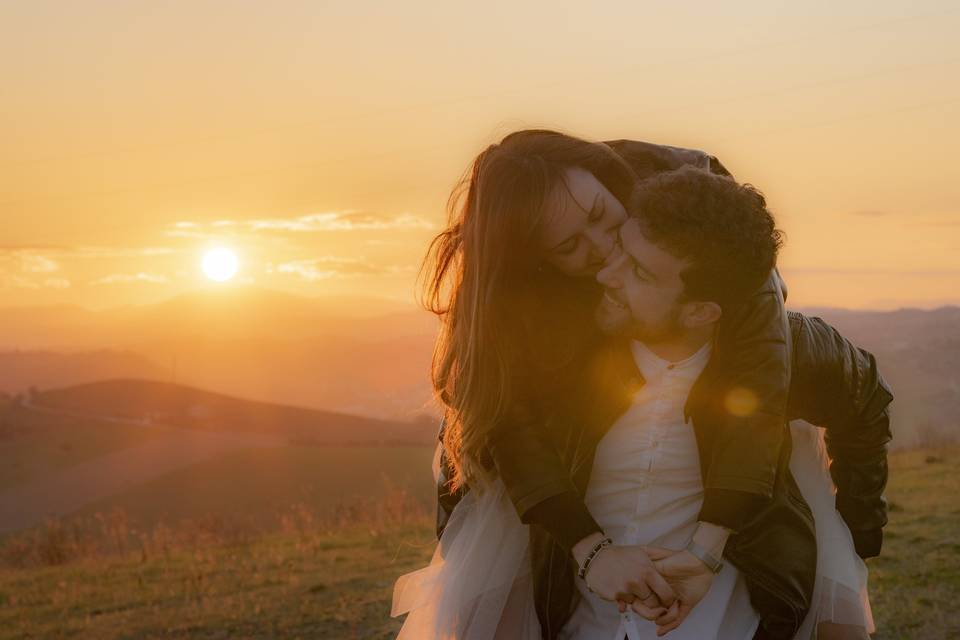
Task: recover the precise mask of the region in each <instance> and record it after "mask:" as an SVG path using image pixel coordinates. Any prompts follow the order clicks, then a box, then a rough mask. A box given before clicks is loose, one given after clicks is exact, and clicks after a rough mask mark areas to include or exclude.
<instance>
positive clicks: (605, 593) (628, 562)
mask: <svg viewBox="0 0 960 640" xmlns="http://www.w3.org/2000/svg"><path fill="white" fill-rule="evenodd" d="M602 537H603V536H602V534H593V535H591V536H588V537H586V538H584V539H583V540H581V541H580V542H578V543H577V545H576V546H575V547H574V548H573V555H574V558H575V559H576V560H577V563H578V564H582V563H583V557H584V556H585V555H586V553H589V550H590V549H591V548H592V547H593V544H595V543H596V542H597V541H598V540H600V539H601V538H602ZM586 581H587V586H588V587H590V589H591V590H592V591H593V592H594V593H596V594H597V595H598V596H600V597H601V598H603V599H604V600H610V601H614V600H617V601H620V603H621V604H620V609H621V611H623V610H625V604H624V603H626V604H630V605H631V606H633V608H634V610H635V611H636V612H637V613H639V614H640V615H641V616H643V617H644V618H646V619H648V620H655V619H657V618H659V617H660V616H662V615H663V614H665V613H667V611H668V610H669V609H668V608H669V607H670V605H672V604H673V603H674V602H675V600H676V594H675V593H674V590H673V589H672V588H671V587H670V585H669V584H667V581H666V580H664V578H663V576H661V575H660V574H659V573H657V570H656V569H655V568H654V565H653V561H652V560H651V558H650V557H649V556H648V555H647V553H646V552H645V551H644V550H643V547H641V546H640V545H627V546H618V545H610V546H608V547H606V548H604V549H602V550H601V551H600V552H599V553H598V554H597V555H596V557H594V559H593V560H592V561H591V562H590V567H589V568H588V569H587V575H586Z"/></svg>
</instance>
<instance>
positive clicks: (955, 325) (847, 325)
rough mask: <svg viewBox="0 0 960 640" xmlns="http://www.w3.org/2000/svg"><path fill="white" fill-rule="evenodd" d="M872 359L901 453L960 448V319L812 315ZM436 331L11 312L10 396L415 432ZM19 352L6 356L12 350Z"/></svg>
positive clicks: (944, 312) (311, 310)
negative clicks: (146, 399) (137, 389)
mask: <svg viewBox="0 0 960 640" xmlns="http://www.w3.org/2000/svg"><path fill="white" fill-rule="evenodd" d="M802 311H804V312H805V313H808V314H809V315H819V316H821V317H823V318H824V319H825V320H826V321H828V322H830V323H831V324H833V325H834V326H836V327H837V328H838V329H839V330H840V331H841V332H842V333H843V334H844V335H846V336H847V337H849V338H850V339H851V340H853V341H854V342H855V343H857V344H858V345H860V346H862V347H863V348H865V349H868V350H870V351H871V352H873V353H874V354H875V355H876V356H877V358H878V359H879V362H880V365H881V371H882V373H883V375H884V377H885V378H886V379H887V380H888V382H889V383H890V384H891V386H892V387H893V389H894V392H895V394H896V400H895V403H894V405H893V415H894V419H895V420H894V422H895V429H896V436H897V437H896V444H899V445H911V444H914V443H917V442H927V443H929V442H935V441H936V440H938V439H943V438H948V439H953V438H956V437H958V436H960V373H958V372H957V371H956V368H957V365H958V364H960V308H958V307H943V308H940V309H934V310H929V311H926V310H915V309H905V310H899V311H889V312H873V311H848V310H841V309H803V310H802ZM436 328H437V322H436V319H435V318H434V317H433V316H432V315H431V314H429V313H427V312H425V311H420V310H417V309H414V308H411V307H409V306H404V305H402V304H399V303H390V302H378V301H369V300H364V299H359V298H358V299H351V300H346V299H322V298H318V299H312V298H302V297H298V296H293V295H289V294H284V293H277V292H272V291H265V290H259V289H251V290H245V291H231V292H229V293H224V292H216V293H215V294H213V295H211V293H210V292H203V293H199V294H190V295H184V296H179V297H177V298H174V299H171V300H169V301H166V302H163V303H160V304H156V305H147V306H142V307H123V308H119V309H116V310H109V311H99V312H92V311H86V310H83V309H80V308H77V307H63V306H59V307H34V308H14V309H0V390H2V391H6V392H8V393H16V392H24V391H26V390H27V389H28V388H29V387H31V386H34V387H37V388H38V389H40V390H41V391H43V390H49V389H51V388H54V387H64V386H71V385H77V384H85V383H92V382H96V381H100V380H107V379H129V378H135V379H141V380H153V381H157V382H164V383H172V384H180V385H186V386H191V387H198V388H202V389H208V390H210V391H211V392H217V393H223V394H229V395H232V396H238V397H242V398H246V399H249V400H253V401H261V402H265V403H280V404H286V405H296V406H300V407H304V408H310V409H316V410H329V411H336V412H340V413H345V414H356V415H364V416H371V417H377V418H382V419H389V420H394V421H401V422H407V421H410V420H426V417H425V416H426V415H428V414H430V413H431V412H433V413H435V409H434V408H433V406H432V404H431V401H430V397H431V394H430V382H429V367H430V359H431V353H432V347H433V341H434V338H435V335H436ZM4 348H5V349H7V350H6V351H2V349H4Z"/></svg>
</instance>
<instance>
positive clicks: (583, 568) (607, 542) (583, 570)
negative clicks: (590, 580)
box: [577, 538, 613, 580]
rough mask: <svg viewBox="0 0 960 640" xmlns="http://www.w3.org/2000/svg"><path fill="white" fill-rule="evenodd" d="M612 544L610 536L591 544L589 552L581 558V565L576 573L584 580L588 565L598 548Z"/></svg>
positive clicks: (598, 551)
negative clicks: (591, 547)
mask: <svg viewBox="0 0 960 640" xmlns="http://www.w3.org/2000/svg"><path fill="white" fill-rule="evenodd" d="M611 544H613V540H612V539H610V538H604V539H603V540H601V541H600V542H598V543H597V544H595V545H593V549H591V550H590V553H588V554H587V557H586V558H584V559H583V565H582V566H581V567H580V571H579V572H578V573H577V575H578V576H580V578H581V579H582V580H586V575H587V569H588V568H589V567H590V563H591V562H592V561H593V559H594V557H596V555H597V554H598V553H600V550H601V549H603V548H604V547H606V546H609V545H611Z"/></svg>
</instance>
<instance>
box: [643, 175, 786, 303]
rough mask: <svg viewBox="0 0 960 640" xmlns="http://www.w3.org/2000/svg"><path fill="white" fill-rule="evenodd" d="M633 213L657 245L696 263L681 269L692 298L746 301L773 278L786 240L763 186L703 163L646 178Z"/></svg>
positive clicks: (687, 294)
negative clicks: (710, 169) (742, 181)
mask: <svg viewBox="0 0 960 640" xmlns="http://www.w3.org/2000/svg"><path fill="white" fill-rule="evenodd" d="M628 213H629V214H630V215H631V216H632V217H634V218H636V219H637V220H638V221H639V222H640V228H641V230H642V231H643V234H644V235H645V236H646V237H647V239H648V240H649V241H650V242H652V243H654V244H656V245H657V246H659V247H661V248H663V249H665V250H666V251H668V252H670V253H671V254H672V255H674V256H676V257H678V258H685V259H687V260H688V261H689V263H690V264H689V266H687V267H686V268H685V269H684V270H683V272H682V273H681V279H682V280H683V282H684V294H685V296H686V298H687V299H692V300H709V301H712V302H717V303H719V304H720V305H721V306H723V305H725V304H728V303H736V302H741V301H743V300H744V299H746V298H747V297H748V296H749V295H750V294H751V293H753V292H754V291H756V290H757V289H758V288H759V287H760V285H762V284H763V282H764V281H765V280H766V279H767V276H768V275H769V274H770V270H771V269H773V267H774V266H775V265H776V261H777V251H779V249H780V247H781V246H782V245H783V232H782V231H780V230H779V229H777V228H776V227H775V223H774V220H773V215H771V213H770V211H769V210H768V209H767V201H766V199H765V198H764V197H763V194H762V193H760V191H759V190H757V189H756V188H755V187H753V186H752V185H749V184H738V183H737V182H736V181H735V180H733V179H732V178H730V177H727V176H720V175H717V174H714V173H710V172H708V171H705V170H703V169H698V168H696V167H689V166H688V167H682V168H680V169H676V170H674V171H669V172H666V173H661V174H658V175H656V176H654V177H652V178H649V179H647V180H644V181H643V182H641V183H639V184H638V185H637V187H636V189H635V190H634V192H633V195H632V196H631V199H630V206H629V207H628Z"/></svg>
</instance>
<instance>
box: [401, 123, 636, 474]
mask: <svg viewBox="0 0 960 640" xmlns="http://www.w3.org/2000/svg"><path fill="white" fill-rule="evenodd" d="M573 167H579V168H582V169H584V170H587V171H589V172H591V173H592V174H593V175H594V176H596V178H597V179H598V180H599V181H600V182H601V183H603V184H604V185H605V186H606V187H607V188H608V189H609V190H610V192H611V193H612V194H613V195H614V196H615V197H617V198H618V199H619V200H620V201H621V202H623V203H626V202H627V201H628V199H629V196H630V193H631V191H632V189H633V186H634V183H635V179H636V178H635V175H634V173H633V171H632V170H631V169H630V166H629V165H628V164H627V163H626V162H625V161H624V160H623V159H621V158H620V156H618V155H617V154H616V153H615V152H614V151H613V150H612V149H610V148H609V147H608V146H606V145H604V144H602V143H592V142H588V141H585V140H581V139H579V138H575V137H572V136H568V135H565V134H562V133H557V132H554V131H546V130H524V131H517V132H515V133H512V134H510V135H508V136H507V137H505V138H504V139H503V140H502V141H501V142H500V143H498V144H493V145H490V146H489V147H487V149H485V150H484V151H483V152H482V153H480V155H478V156H477V158H476V159H475V160H474V161H473V163H472V165H471V166H470V168H469V170H468V171H467V173H466V174H465V175H464V176H463V178H461V180H460V182H459V183H458V184H457V185H456V186H455V187H454V189H453V191H452V193H451V195H450V199H449V202H448V213H449V221H448V225H447V228H446V229H445V230H444V231H443V232H441V233H440V234H438V235H437V236H436V237H435V238H434V239H433V241H432V242H431V243H430V246H429V250H428V252H427V256H426V258H425V260H424V262H423V265H422V267H421V272H420V276H421V282H422V285H423V291H422V294H423V298H422V300H423V304H424V306H425V307H426V308H427V309H428V310H430V311H432V312H433V313H435V314H437V315H438V316H439V317H440V318H441V320H442V328H441V331H440V335H439V337H438V339H437V343H436V346H435V349H434V355H433V371H432V378H433V387H434V392H435V394H436V396H437V397H438V399H439V400H440V401H441V402H442V403H443V406H444V414H445V415H444V418H445V420H446V427H445V429H444V437H443V445H444V448H445V450H446V453H447V457H448V460H449V461H450V463H451V467H452V469H453V473H452V477H451V479H450V489H451V491H455V490H457V489H459V488H461V487H462V486H463V485H465V484H466V485H469V486H471V488H478V489H480V490H482V489H483V486H484V485H485V484H486V483H487V481H489V480H491V479H492V475H491V474H490V472H489V468H490V460H489V455H488V453H487V451H486V442H487V440H488V437H489V436H490V434H491V433H492V432H493V430H494V429H497V428H501V427H506V428H509V426H510V425H513V426H519V425H520V423H521V422H523V421H532V420H536V419H537V415H538V414H537V412H536V410H535V407H536V406H538V405H537V399H538V398H541V397H542V396H544V395H546V393H547V392H548V391H549V390H551V389H554V390H555V389H556V388H555V387H553V386H552V381H555V380H558V379H559V378H561V377H562V373H561V372H562V371H563V366H564V365H565V364H569V363H570V362H572V360H573V359H574V358H575V356H576V354H577V352H578V348H579V347H580V346H581V345H583V344H584V340H583V338H585V337H586V336H587V335H593V323H592V320H591V319H592V312H593V303H594V301H595V300H596V292H597V291H598V287H597V286H596V283H595V282H594V281H593V278H588V279H580V280H575V279H573V278H569V277H566V276H563V275H562V274H560V273H558V272H556V271H554V270H553V269H552V268H550V267H548V266H547V265H545V264H544V263H542V262H541V258H540V255H539V254H540V251H539V249H538V244H537V233H538V227H539V225H540V224H542V223H543V222H544V219H545V215H546V214H547V209H548V207H549V206H550V204H551V202H552V198H553V197H554V195H553V194H554V193H555V191H554V190H555V189H556V188H557V187H558V186H560V185H563V184H565V183H564V182H563V180H564V175H563V174H564V171H565V170H567V169H569V168H573Z"/></svg>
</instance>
